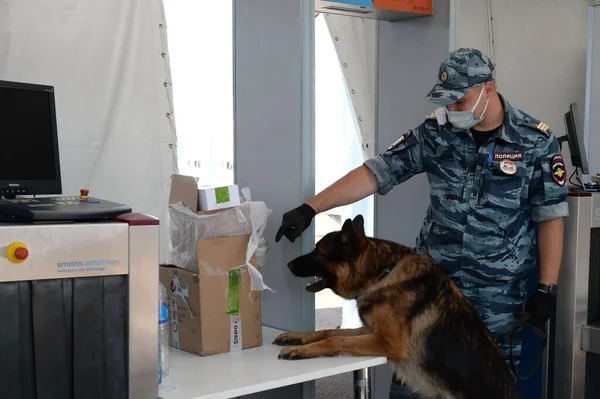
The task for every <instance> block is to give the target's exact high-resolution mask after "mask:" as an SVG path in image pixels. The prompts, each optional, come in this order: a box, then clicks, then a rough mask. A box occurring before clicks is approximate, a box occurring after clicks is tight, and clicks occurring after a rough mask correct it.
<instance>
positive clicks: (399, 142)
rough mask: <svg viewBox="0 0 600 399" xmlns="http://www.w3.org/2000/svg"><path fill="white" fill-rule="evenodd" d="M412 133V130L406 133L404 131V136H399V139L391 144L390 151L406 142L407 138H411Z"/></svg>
mask: <svg viewBox="0 0 600 399" xmlns="http://www.w3.org/2000/svg"><path fill="white" fill-rule="evenodd" d="M411 135H412V131H410V130H409V131H408V132H406V133H404V134H403V135H402V136H400V137H398V140H396V141H394V144H392V145H391V146H389V147H388V149H387V150H388V151H389V150H391V149H394V148H396V147H398V146H399V145H400V144H402V143H404V142H405V141H406V139H407V138H409V137H410V136H411Z"/></svg>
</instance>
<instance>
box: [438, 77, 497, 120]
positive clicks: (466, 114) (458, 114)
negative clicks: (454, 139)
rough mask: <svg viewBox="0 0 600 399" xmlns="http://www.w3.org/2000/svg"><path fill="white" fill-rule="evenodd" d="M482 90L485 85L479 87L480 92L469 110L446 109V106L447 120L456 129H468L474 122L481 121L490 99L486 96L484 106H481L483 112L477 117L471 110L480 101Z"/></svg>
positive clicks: (473, 110)
mask: <svg viewBox="0 0 600 399" xmlns="http://www.w3.org/2000/svg"><path fill="white" fill-rule="evenodd" d="M484 91H485V85H484V86H483V88H482V89H481V92H480V93H479V98H478V99H477V102H476V103H475V105H473V108H471V109H470V110H469V111H448V107H446V114H447V115H448V121H449V122H450V123H452V125H454V126H455V127H457V128H458V129H464V130H466V129H470V128H472V127H473V126H475V125H476V124H478V123H479V122H481V121H482V120H483V117H484V115H485V111H486V110H487V106H488V103H489V102H490V99H489V98H488V99H487V101H486V102H485V107H484V108H483V112H482V113H481V116H479V118H477V119H475V116H474V115H473V112H475V109H476V108H477V105H479V101H481V97H482V96H483V92H484Z"/></svg>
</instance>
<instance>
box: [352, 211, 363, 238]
mask: <svg viewBox="0 0 600 399" xmlns="http://www.w3.org/2000/svg"><path fill="white" fill-rule="evenodd" d="M352 226H353V227H354V232H355V233H356V235H358V236H359V237H362V236H364V235H365V219H364V218H363V215H360V214H359V215H357V216H356V217H355V218H354V220H353V221H352Z"/></svg>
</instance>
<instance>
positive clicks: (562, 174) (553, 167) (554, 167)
mask: <svg viewBox="0 0 600 399" xmlns="http://www.w3.org/2000/svg"><path fill="white" fill-rule="evenodd" d="M550 172H551V173H552V180H554V183H556V184H558V185H559V186H564V185H565V183H566V182H567V170H566V168H565V162H564V161H563V157H562V155H560V154H558V155H555V156H554V157H553V158H552V161H550Z"/></svg>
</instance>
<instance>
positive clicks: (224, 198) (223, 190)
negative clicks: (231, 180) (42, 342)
mask: <svg viewBox="0 0 600 399" xmlns="http://www.w3.org/2000/svg"><path fill="white" fill-rule="evenodd" d="M215 198H216V199H217V204H222V203H225V202H229V201H231V198H229V187H217V188H215Z"/></svg>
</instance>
